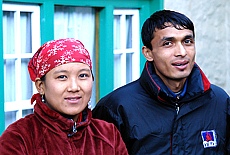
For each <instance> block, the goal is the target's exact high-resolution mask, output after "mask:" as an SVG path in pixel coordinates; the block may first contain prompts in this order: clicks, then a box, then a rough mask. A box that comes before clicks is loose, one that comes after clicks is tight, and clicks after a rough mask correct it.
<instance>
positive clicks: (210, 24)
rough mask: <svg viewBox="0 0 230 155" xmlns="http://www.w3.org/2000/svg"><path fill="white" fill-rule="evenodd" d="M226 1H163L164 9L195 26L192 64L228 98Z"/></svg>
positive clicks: (229, 70)
mask: <svg viewBox="0 0 230 155" xmlns="http://www.w3.org/2000/svg"><path fill="white" fill-rule="evenodd" d="M229 7H230V1H229V0H218V1H217V0H173V1H172V0H164V8H165V9H170V10H175V11H179V12H181V13H183V14H185V15H186V16H188V17H189V18H190V19H191V20H192V21H193V23H194V25H195V36H196V37H195V39H196V52H197V54H196V62H197V64H198V65H199V66H200V67H201V69H202V70H203V71H204V73H205V74H206V76H207V77H208V78H209V80H210V82H211V83H213V84H216V85H218V86H220V87H222V88H223V89H225V90H226V92H227V93H228V94H230V30H229V29H230V9H229Z"/></svg>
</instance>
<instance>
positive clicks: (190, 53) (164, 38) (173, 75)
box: [148, 26, 196, 82]
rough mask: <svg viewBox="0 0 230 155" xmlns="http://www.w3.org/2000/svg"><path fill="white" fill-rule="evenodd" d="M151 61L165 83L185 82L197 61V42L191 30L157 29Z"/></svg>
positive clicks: (170, 27) (152, 42) (150, 54)
mask: <svg viewBox="0 0 230 155" xmlns="http://www.w3.org/2000/svg"><path fill="white" fill-rule="evenodd" d="M151 45H152V51H150V52H149V56H150V57H149V59H148V60H150V61H153V63H154V66H155V70H156V73H157V74H158V76H160V77H161V79H162V80H163V81H164V82H167V81H168V82H169V80H173V81H178V82H179V81H185V79H186V78H187V77H188V76H189V74H190V73H191V70H192V68H193V65H194V61H195V53H196V51H195V40H194V36H193V32H192V31H191V30H189V29H181V30H178V29H176V28H175V27H173V26H169V27H166V28H165V29H162V30H159V29H157V30H156V31H155V32H154V38H153V40H152V41H151Z"/></svg>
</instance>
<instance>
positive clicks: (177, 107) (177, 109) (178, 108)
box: [176, 103, 180, 115]
mask: <svg viewBox="0 0 230 155" xmlns="http://www.w3.org/2000/svg"><path fill="white" fill-rule="evenodd" d="M179 111H180V107H179V106H178V104H177V103H176V113H177V115H178V113H179Z"/></svg>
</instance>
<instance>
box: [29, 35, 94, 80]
mask: <svg viewBox="0 0 230 155" xmlns="http://www.w3.org/2000/svg"><path fill="white" fill-rule="evenodd" d="M69 62H81V63H85V64H87V65H89V67H90V69H92V62H91V59H90V55H89V52H88V51H87V49H85V47H84V45H83V44H82V43H81V42H80V41H79V40H75V39H73V38H67V39H59V40H52V41H49V42H47V43H45V44H43V45H42V46H41V47H40V48H39V49H38V51H37V52H36V53H35V54H34V56H33V57H32V59H31V60H30V62H29V64H28V71H29V74H30V78H31V80H32V81H35V79H36V78H41V77H42V76H43V75H45V74H46V73H47V72H49V71H50V70H51V69H53V68H54V67H57V66H59V65H62V64H66V63H69Z"/></svg>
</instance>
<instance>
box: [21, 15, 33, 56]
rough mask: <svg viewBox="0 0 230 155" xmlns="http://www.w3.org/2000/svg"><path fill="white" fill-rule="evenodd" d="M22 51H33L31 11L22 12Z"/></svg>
mask: <svg viewBox="0 0 230 155" xmlns="http://www.w3.org/2000/svg"><path fill="white" fill-rule="evenodd" d="M20 21H21V27H20V28H21V53H32V51H31V50H32V49H31V13H29V12H21V13H20Z"/></svg>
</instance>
